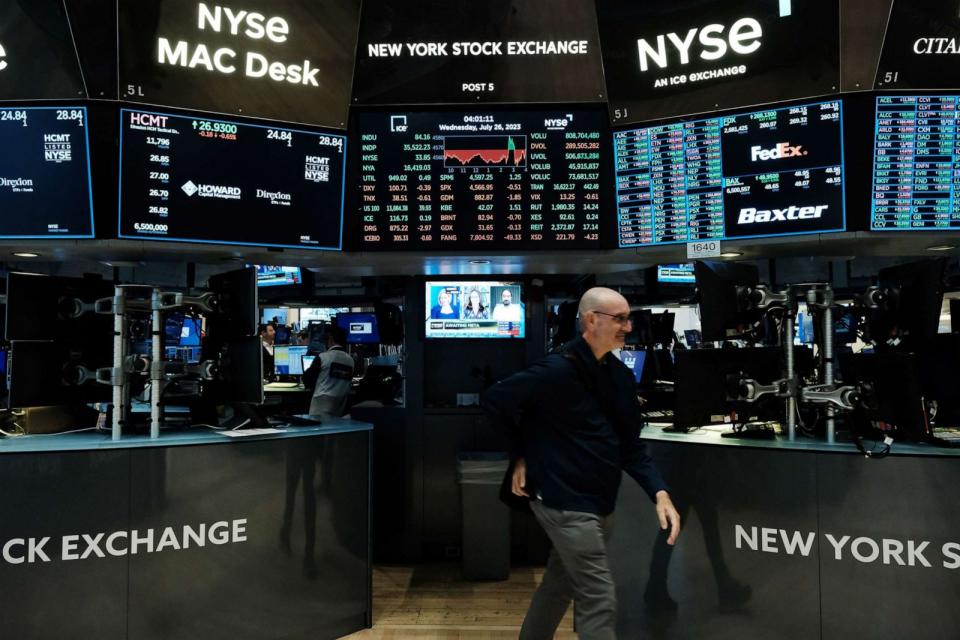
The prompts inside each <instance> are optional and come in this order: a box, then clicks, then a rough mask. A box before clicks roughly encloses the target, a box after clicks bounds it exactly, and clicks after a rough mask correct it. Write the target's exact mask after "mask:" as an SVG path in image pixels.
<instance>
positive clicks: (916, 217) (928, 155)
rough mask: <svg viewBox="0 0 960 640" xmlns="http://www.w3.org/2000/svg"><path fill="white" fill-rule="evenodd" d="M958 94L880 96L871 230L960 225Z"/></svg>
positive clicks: (875, 143) (874, 156) (935, 227)
mask: <svg viewBox="0 0 960 640" xmlns="http://www.w3.org/2000/svg"><path fill="white" fill-rule="evenodd" d="M958 101H960V96H957V95H950V96H901V95H897V96H879V97H878V98H877V118H876V127H875V134H874V143H873V203H872V207H871V209H872V211H871V216H870V230H871V231H938V230H952V231H956V230H957V229H960V198H958V197H957V191H958V186H960V181H958V178H957V175H958V171H960V150H958V149H960V148H958V146H957V141H958V138H957V124H958V123H957V105H958Z"/></svg>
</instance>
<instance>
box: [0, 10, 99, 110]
mask: <svg viewBox="0 0 960 640" xmlns="http://www.w3.org/2000/svg"><path fill="white" fill-rule="evenodd" d="M85 97H86V92H85V91H84V87H83V79H82V76H81V74H80V63H79V61H78V60H77V54H76V50H75V49H74V47H73V40H72V39H71V35H70V26H69V22H68V21H67V15H66V13H65V11H64V7H63V2H57V1H56V0H13V1H5V2H0V100H46V99H51V98H59V99H77V98H85Z"/></svg>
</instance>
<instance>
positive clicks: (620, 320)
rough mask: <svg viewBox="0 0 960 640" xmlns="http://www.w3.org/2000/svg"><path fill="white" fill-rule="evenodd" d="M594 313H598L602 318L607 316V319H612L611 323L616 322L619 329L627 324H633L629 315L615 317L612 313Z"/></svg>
mask: <svg viewBox="0 0 960 640" xmlns="http://www.w3.org/2000/svg"><path fill="white" fill-rule="evenodd" d="M594 313H599V314H600V315H602V316H607V317H608V318H613V321H614V322H616V323H617V324H619V325H620V326H621V327H625V326H627V325H628V324H633V318H631V317H630V315H629V314H626V313H624V314H621V315H616V314H613V313H605V312H603V311H596V310H594Z"/></svg>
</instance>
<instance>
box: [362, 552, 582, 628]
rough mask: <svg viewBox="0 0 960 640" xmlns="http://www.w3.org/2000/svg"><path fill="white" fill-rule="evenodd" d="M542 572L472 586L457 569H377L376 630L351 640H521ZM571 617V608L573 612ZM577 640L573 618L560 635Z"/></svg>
mask: <svg viewBox="0 0 960 640" xmlns="http://www.w3.org/2000/svg"><path fill="white" fill-rule="evenodd" d="M542 575H543V569H542V568H536V569H534V568H514V569H512V570H511V572H510V579H509V580H506V581H503V582H467V581H465V580H463V579H462V578H461V577H460V567H459V565H457V564H444V565H427V566H417V567H412V568H411V567H377V568H375V569H374V571H373V629H369V630H367V631H361V632H360V633H355V634H353V635H350V636H347V638H348V639H349V640H405V639H407V638H417V639H418V640H460V639H464V640H466V639H469V640H508V639H509V640H516V637H517V634H518V632H519V631H520V624H521V623H522V622H523V614H524V613H526V610H527V606H528V605H529V604H530V597H531V596H532V595H533V592H534V590H535V589H536V588H537V585H538V584H539V583H540V579H541V577H542ZM571 611H572V607H571ZM556 638H557V639H558V640H576V634H574V633H573V615H572V613H571V612H567V616H566V618H564V620H563V622H562V623H561V625H560V630H559V631H558V632H557V635H556Z"/></svg>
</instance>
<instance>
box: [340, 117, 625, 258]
mask: <svg viewBox="0 0 960 640" xmlns="http://www.w3.org/2000/svg"><path fill="white" fill-rule="evenodd" d="M605 120H606V114H605V113H604V112H603V110H601V109H594V110H583V109H580V110H560V111H555V112H553V111H551V112H543V111H537V112H532V111H465V112H459V113H457V112H449V111H446V112H439V111H438V112H418V113H398V112H377V113H373V112H365V113H361V114H360V116H359V130H360V185H359V187H358V188H359V196H360V201H359V203H358V207H357V208H358V212H357V215H358V217H359V243H358V244H359V248H361V249H365V250H418V249H471V250H473V249H484V248H485V249H491V250H501V249H502V250H508V249H517V248H522V249H537V248H544V249H546V248H550V249H563V248H569V249H596V248H601V247H602V246H603V243H604V239H605V236H607V237H609V231H605V230H604V228H603V227H604V224H603V221H602V218H603V215H602V212H603V210H604V208H605V207H604V196H603V195H602V193H603V191H604V189H603V187H604V184H603V183H604V180H605V175H606V176H609V166H608V161H607V160H605V156H606V155H607V153H606V152H605V151H606V149H605V147H606V145H607V144H608V132H607V128H606V122H605ZM605 171H606V173H605ZM608 217H609V216H608Z"/></svg>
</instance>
